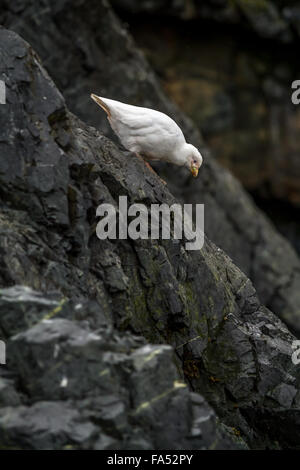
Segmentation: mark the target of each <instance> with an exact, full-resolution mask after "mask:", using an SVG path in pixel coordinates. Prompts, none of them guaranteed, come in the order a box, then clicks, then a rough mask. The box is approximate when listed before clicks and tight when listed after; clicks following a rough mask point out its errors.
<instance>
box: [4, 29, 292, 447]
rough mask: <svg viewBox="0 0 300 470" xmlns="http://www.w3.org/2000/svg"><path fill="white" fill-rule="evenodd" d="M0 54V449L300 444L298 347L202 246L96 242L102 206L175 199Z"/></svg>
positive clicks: (35, 73)
mask: <svg viewBox="0 0 300 470" xmlns="http://www.w3.org/2000/svg"><path fill="white" fill-rule="evenodd" d="M0 45H1V46H0V47H1V51H0V78H1V79H4V78H5V81H6V84H7V104H6V105H3V106H1V107H0V113H1V114H0V123H1V126H0V129H1V139H0V154H1V160H0V183H1V237H0V250H1V251H0V252H1V264H0V266H1V267H0V280H1V285H2V286H3V287H5V289H2V290H1V292H0V307H1V316H0V330H1V331H0V334H1V337H2V338H3V339H5V340H6V342H7V367H1V369H0V373H1V383H0V396H1V398H2V400H3V401H2V403H1V405H2V408H1V413H0V415H1V417H0V427H1V429H2V430H3V431H5V432H1V433H0V436H1V437H0V440H1V441H0V442H1V446H4V447H18V448H62V447H63V448H68V446H73V447H75V448H101V449H103V448H170V447H171V448H199V447H204V448H209V447H213V446H214V445H217V447H219V448H230V447H231V448H232V447H238V446H239V445H242V443H241V444H238V443H235V442H234V441H233V436H232V434H234V433H235V434H239V435H240V436H241V438H242V439H244V440H245V441H246V442H247V444H248V445H250V446H251V447H259V448H266V447H271V448H276V447H279V448H291V447H297V446H299V432H300V429H299V400H300V391H299V385H300V369H299V367H296V366H295V365H293V362H292V361H291V354H292V341H293V340H294V337H293V336H292V335H291V334H290V333H289V331H288V330H287V329H286V327H285V326H284V325H283V324H282V323H281V321H280V320H279V319H278V318H277V317H276V316H274V315H273V314H272V313H271V312H270V311H269V310H268V309H266V308H265V307H263V306H261V304H260V302H259V300H258V298H257V296H256V292H255V289H254V288H253V286H252V284H251V282H250V280H249V279H247V277H246V276H245V275H244V274H243V273H242V272H241V271H240V270H239V269H238V268H237V267H236V266H235V265H234V264H233V263H232V261H231V260H230V258H228V257H227V256H226V255H225V253H224V252H222V250H221V249H219V248H217V247H216V246H215V245H214V244H212V243H211V242H210V241H209V240H208V239H206V240H205V245H204V247H203V249H202V250H201V251H196V252H189V251H186V250H185V248H184V241H178V240H173V239H171V240H152V241H151V240H139V239H138V240H135V241H133V240H131V239H128V240H106V241H100V240H99V239H98V238H97V237H96V234H95V222H96V217H95V213H96V207H97V206H98V205H99V204H100V203H103V202H110V203H112V204H114V205H117V202H118V197H119V196H120V195H126V196H128V200H129V201H128V202H129V204H132V203H133V202H142V203H144V204H145V205H146V206H149V205H150V204H151V203H162V202H165V203H167V204H171V203H173V202H175V201H176V200H175V199H174V197H173V196H172V194H171V193H170V192H169V190H168V188H167V187H165V186H164V185H163V184H162V183H161V182H160V180H159V179H158V178H157V177H156V176H155V175H154V174H153V173H151V172H150V171H149V170H148V169H147V168H146V167H145V166H144V165H143V163H142V162H141V161H140V160H138V159H137V158H135V156H134V155H131V154H129V153H128V152H123V151H120V150H119V149H118V148H117V147H116V146H115V144H113V143H112V142H111V141H110V140H108V139H107V138H106V137H104V136H103V135H102V134H100V133H99V132H97V131H96V130H95V129H93V128H91V127H88V126H86V125H85V124H84V123H82V122H81V121H79V120H78V119H77V118H76V117H75V116H74V115H72V114H71V113H70V112H69V111H68V110H67V108H66V106H65V104H64V99H63V97H62V96H61V94H60V93H59V92H58V91H57V89H56V88H55V86H54V84H53V83H52V81H51V80H50V78H49V76H48V75H47V73H46V72H45V70H44V69H43V68H42V66H41V64H40V62H39V59H38V57H37V56H36V55H35V53H34V52H33V51H32V49H31V48H30V47H29V46H28V45H27V44H26V43H25V42H24V41H23V40H21V39H20V38H19V37H18V36H17V35H16V34H15V33H13V32H9V31H7V30H5V29H0ZM210 168H214V164H213V163H210V164H209V165H208V168H207V172H209V171H210ZM218 171H219V172H220V174H221V171H220V170H219V169H216V170H215V174H218V173H217V172H218ZM207 174H208V173H207ZM226 177H227V176H226ZM228 178H229V177H228ZM229 181H231V180H229ZM232 184H233V187H235V185H236V183H232ZM249 207H251V206H250V204H249ZM253 210H254V209H253ZM264 223H265V222H264ZM16 284H19V285H23V287H16V286H15V285H16ZM10 286H14V287H10ZM24 286H29V287H31V288H33V289H35V291H39V292H35V291H32V290H30V289H28V287H27V288H25V287H24ZM9 287H10V288H9ZM116 328H117V330H118V331H117V330H116ZM125 330H129V331H130V333H126V332H124V331H125ZM137 334H138V335H142V336H143V337H144V338H145V339H146V340H147V341H148V342H151V343H154V344H157V346H153V345H150V344H148V343H145V341H144V340H141V338H137V337H136V336H135V335H137ZM165 343H167V344H168V345H170V346H172V347H173V348H174V350H175V355H173V353H172V349H171V348H170V347H169V346H165V345H164V344H165ZM173 359H175V362H176V366H177V370H176V368H175V366H174V365H173ZM178 374H180V375H178ZM179 377H181V378H183V377H185V379H186V381H187V383H188V384H189V385H190V387H191V389H192V390H193V392H200V393H202V394H203V396H205V397H206V399H207V400H208V402H209V403H210V406H213V408H214V410H215V412H216V413H217V414H218V416H219V417H220V418H221V420H222V422H223V423H224V425H225V426H227V427H222V428H220V427H219V425H217V422H216V419H215V415H214V412H213V411H212V409H211V408H210V407H209V406H208V405H207V403H206V402H205V401H204V400H203V399H202V398H201V397H200V396H199V395H197V394H194V393H192V394H191V393H190V392H188V390H187V387H183V386H182V384H181V382H180V381H179ZM45 423H47V426H46V425H45ZM166 423H168V426H167V424H166ZM283 424H284V425H283ZM228 427H229V428H231V435H230V434H229V431H228ZM141 436H143V437H141Z"/></svg>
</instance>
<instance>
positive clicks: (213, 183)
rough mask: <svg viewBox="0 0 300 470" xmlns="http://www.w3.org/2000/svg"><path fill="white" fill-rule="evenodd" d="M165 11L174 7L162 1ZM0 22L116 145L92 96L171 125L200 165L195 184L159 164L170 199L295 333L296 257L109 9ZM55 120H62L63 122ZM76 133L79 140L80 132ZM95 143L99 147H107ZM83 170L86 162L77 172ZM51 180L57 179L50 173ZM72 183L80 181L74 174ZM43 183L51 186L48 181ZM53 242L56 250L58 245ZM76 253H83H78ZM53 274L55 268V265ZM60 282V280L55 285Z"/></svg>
mask: <svg viewBox="0 0 300 470" xmlns="http://www.w3.org/2000/svg"><path fill="white" fill-rule="evenodd" d="M130 4H131V5H136V4H137V3H136V2H130ZM142 4H143V5H144V3H143V2H139V5H142ZM150 4H151V5H152V4H153V5H154V2H152V3H151V2H147V5H150ZM169 5H173V3H172V2H171V3H170V2H169ZM174 5H175V3H174ZM220 8H221V6H220ZM0 22H2V23H4V24H5V25H7V26H9V27H10V28H12V29H14V30H16V31H17V32H18V33H20V34H21V36H22V37H24V38H25V39H26V40H27V41H28V42H29V43H30V44H31V45H32V46H33V47H34V48H35V49H36V51H37V52H38V53H39V55H40V56H41V58H42V60H43V63H44V65H45V67H46V68H47V70H48V72H50V73H51V76H52V77H53V79H54V81H55V82H56V84H57V85H58V87H59V89H60V90H61V91H62V92H63V94H64V97H65V98H66V102H67V104H68V105H69V107H70V109H71V111H72V112H74V113H76V115H78V116H79V117H80V118H81V119H83V120H84V121H85V122H86V123H88V124H91V125H94V126H96V127H97V128H99V129H101V132H103V133H104V134H105V135H106V136H108V137H110V138H113V139H114V140H115V136H113V134H112V132H111V130H110V127H109V124H108V122H107V119H106V116H105V113H103V112H101V110H100V109H99V108H98V107H97V106H96V105H95V103H93V102H91V100H90V98H89V95H90V93H91V92H95V93H97V94H99V95H104V96H108V97H113V98H114V99H119V100H121V101H122V100H123V101H125V102H130V103H132V104H137V105H143V106H147V107H153V108H156V109H158V110H161V111H163V112H166V113H167V114H169V115H170V116H172V117H173V118H174V119H175V120H176V122H177V123H178V124H179V125H180V126H181V127H182V129H183V131H184V133H185V135H186V137H187V139H188V140H189V141H190V142H191V143H193V144H194V145H196V146H198V147H199V148H200V149H201V151H202V152H203V154H204V159H205V163H204V165H203V167H202V168H201V175H199V178H198V179H197V180H195V179H193V178H192V177H191V176H189V175H188V174H187V172H186V171H185V170H181V169H180V168H174V167H170V166H167V167H165V168H163V167H162V166H160V167H159V168H158V171H159V173H160V174H161V175H162V177H163V178H164V179H165V180H166V181H168V188H169V189H170V191H171V193H172V194H173V195H175V197H176V198H177V199H179V200H180V201H181V202H185V203H204V204H205V224H206V225H205V232H206V234H207V236H208V237H209V238H210V239H211V240H212V241H213V242H214V243H216V244H217V245H218V246H220V247H221V248H222V249H224V250H225V251H226V253H228V254H229V256H231V258H232V259H233V261H234V262H235V263H236V264H237V265H238V266H239V267H240V268H241V269H242V271H243V272H244V273H245V274H246V275H247V276H249V277H250V279H251V281H252V282H253V284H254V286H255V288H256V289H257V292H258V294H259V297H260V300H261V301H262V302H263V303H264V304H265V305H266V306H267V307H268V308H270V309H271V310H272V311H274V312H275V313H276V314H277V315H279V316H280V318H282V319H284V321H285V322H286V323H287V324H288V325H289V326H290V327H291V328H293V330H294V331H295V332H296V333H297V334H299V331H300V312H299V305H300V291H299V288H298V286H299V283H300V262H299V258H298V257H297V255H296V253H295V251H294V250H293V249H292V248H291V246H290V245H289V243H288V242H286V241H285V240H284V238H283V237H281V236H280V235H278V233H277V232H276V230H275V229H274V227H273V226H272V225H271V224H270V223H269V221H268V220H267V219H266V218H265V217H264V215H263V214H262V213H261V212H260V211H259V210H258V209H257V208H256V206H255V205H254V204H253V202H252V200H251V198H250V197H249V196H248V195H247V194H246V193H245V192H244V191H243V189H242V187H241V185H240V184H239V183H238V182H237V181H236V180H235V179H234V178H233V177H232V176H231V175H230V174H229V173H228V172H226V171H225V170H224V169H222V168H221V167H219V166H218V164H217V163H216V162H215V160H214V159H213V158H212V157H211V156H210V154H209V150H208V149H207V148H206V147H205V146H204V144H203V141H202V139H201V136H200V134H199V132H198V130H197V128H196V127H195V126H194V125H193V124H192V122H191V121H190V120H189V119H188V118H187V117H186V116H185V115H184V114H183V113H181V112H180V111H179V110H178V109H177V108H176V107H175V106H174V105H173V104H172V103H171V102H170V101H169V100H168V99H167V98H166V96H165V95H164V93H163V91H162V89H161V87H160V85H159V83H158V81H157V79H156V77H155V76H154V74H153V72H152V70H151V68H150V67H149V65H148V64H147V62H146V61H145V59H144V57H143V55H142V54H141V53H140V52H139V51H138V50H137V49H136V47H135V45H134V43H133V41H132V39H131V37H130V35H129V34H128V33H127V31H126V29H125V27H124V26H123V25H122V24H121V23H120V21H119V20H118V19H117V18H116V16H115V15H114V13H113V12H112V10H111V8H110V7H109V6H108V4H107V3H106V2H103V1H100V0H97V1H96V0H95V1H93V0H90V1H89V2H88V3H87V2H86V1H83V0H75V1H72V2H71V1H56V2H55V6H53V3H52V2H50V1H46V2H45V1H44V2H42V3H38V2H34V5H33V4H31V3H28V2H26V1H23V0H20V1H19V2H18V7H17V9H16V7H14V6H13V5H12V3H11V2H6V1H4V2H3V9H2V13H1V14H0ZM4 78H5V77H4ZM56 99H57V98H56ZM44 106H46V100H44ZM59 106H61V105H58V107H59ZM59 113H60V111H59V110H58V111H56V115H59ZM61 119H62V120H63V116H62V117H61ZM53 122H54V127H53V126H52V127H53V129H54V130H53V131H51V132H54V133H58V134H59V135H58V134H57V135H56V139H59V141H60V144H61V146H62V147H63V149H66V150H67V149H68V146H70V143H69V140H70V139H69V137H68V135H69V134H68V132H67V131H66V130H64V129H63V130H62V129H61V126H60V127H58V130H57V131H56V130H55V126H56V127H57V124H55V113H54V116H53ZM66 126H68V125H66ZM82 135H83V137H82V139H83V138H84V135H85V134H84V133H83V134H82ZM102 142H103V145H105V144H104V142H106V141H105V140H103V141H102ZM31 145H33V144H31ZM84 145H85V144H84ZM101 145H102V144H101ZM50 153H51V152H50ZM56 158H57V161H59V160H60V159H61V157H60V156H59V154H57V156H56ZM115 158H116V157H115ZM63 161H64V159H63ZM63 166H64V163H62V165H61V166H60V170H59V172H60V173H62V172H64V171H66V173H68V171H67V170H62V168H63ZM73 168H74V166H73ZM34 171H36V172H37V171H40V170H39V169H35V170H34ZM53 171H54V172H57V171H58V170H57V169H55V170H53ZM76 171H77V170H76ZM78 171H79V170H78ZM80 171H81V172H82V171H83V170H80ZM88 171H89V164H88V165H87V167H86V168H85V170H84V172H85V173H88ZM130 172H132V168H131V167H130V170H129V171H128V176H127V177H128V178H129V180H128V183H130V184H131V182H132V181H133V188H135V185H136V181H138V179H137V180H136V179H134V178H132V176H131V174H130ZM73 173H74V170H73ZM36 175H37V174H36ZM54 175H55V176H54ZM54 175H53V177H55V179H56V178H57V175H56V173H54ZM40 177H41V175H39V176H38V178H37V176H36V177H35V178H36V179H38V180H39V178H40ZM78 177H79V179H80V175H79V176H78ZM47 178H48V175H47ZM66 180H67V179H66V174H64V173H63V174H62V175H61V182H62V188H61V189H60V191H61V194H62V193H63V191H66ZM47 184H51V183H50V178H49V179H48V182H47ZM63 187H64V189H63ZM56 191H58V188H56ZM68 191H69V200H70V201H71V200H72V199H73V200H75V201H77V202H76V204H77V205H79V206H80V207H81V204H82V201H81V200H78V199H77V197H80V196H79V195H78V194H77V193H78V191H77V189H76V186H75V187H73V186H72V187H71V188H70V189H68ZM47 197H50V196H47ZM51 197H53V195H52V193H51ZM63 201H64V199H63V198H60V200H59V201H56V202H57V204H59V206H61V205H62V204H63ZM70 204H71V202H70ZM76 204H75V205H76ZM71 205H72V204H71ZM73 206H74V204H73ZM53 212H56V215H55V214H53ZM58 213H59V217H60V218H61V220H60V222H61V223H62V224H64V223H65V221H66V207H65V208H63V207H60V210H58V209H56V208H55V207H52V206H51V209H49V210H48V216H49V217H50V218H51V217H58ZM76 218H78V219H80V214H76ZM73 232H74V231H73ZM80 236H81V235H80V233H79V232H78V233H77V234H76V235H74V233H72V234H71V235H70V239H68V243H69V247H70V248H69V249H70V250H71V251H72V250H73V249H74V245H76V244H78V245H81V241H80ZM74 237H75V238H76V240H74ZM54 238H55V236H54ZM72 240H73V241H72ZM57 243H58V244H59V241H58V239H57ZM71 245H72V246H73V248H71ZM75 251H76V248H75ZM79 251H81V252H82V248H81V249H80V250H79ZM76 256H78V253H77V254H76ZM52 269H53V271H54V270H55V264H54V265H53V268H52ZM64 282H65V281H64V280H63V279H61V283H64Z"/></svg>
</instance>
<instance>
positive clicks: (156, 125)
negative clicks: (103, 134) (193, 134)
mask: <svg viewBox="0 0 300 470" xmlns="http://www.w3.org/2000/svg"><path fill="white" fill-rule="evenodd" d="M94 96H95V95H94ZM96 98H98V99H95V98H93V99H95V101H96V102H97V103H98V104H99V105H100V106H101V107H102V108H103V109H104V110H105V111H106V113H107V115H108V119H109V122H110V124H111V127H112V129H113V130H114V132H115V133H116V134H117V135H118V137H119V138H120V140H121V142H122V144H123V145H124V146H125V147H126V148H128V149H129V150H131V151H134V152H141V153H144V154H145V155H147V154H148V155H149V156H150V155H151V153H152V157H153V149H154V148H157V145H158V144H159V142H160V141H163V142H166V141H169V142H170V143H171V142H172V145H177V144H178V143H181V142H185V139H184V136H183V134H182V131H181V129H180V128H179V126H178V125H177V124H176V123H175V121H173V119H171V118H170V117H169V116H167V115H166V114H164V113H161V112H159V111H156V110H153V109H148V108H143V107H140V106H132V105H129V104H125V103H121V102H119V101H115V100H110V99H108V98H103V97H96ZM167 150H168V151H170V150H171V149H167Z"/></svg>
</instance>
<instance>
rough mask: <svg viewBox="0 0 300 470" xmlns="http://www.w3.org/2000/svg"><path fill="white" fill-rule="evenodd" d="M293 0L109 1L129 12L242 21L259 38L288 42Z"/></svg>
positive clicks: (297, 28)
mask: <svg viewBox="0 0 300 470" xmlns="http://www.w3.org/2000/svg"><path fill="white" fill-rule="evenodd" d="M295 3H296V2H295V1H293V0H288V1H285V2H282V1H280V0H275V1H274V0H272V1H270V0H253V1H247V0H233V1H230V0H220V1H215V0H207V1H205V2H203V1H201V0H191V1H189V2H186V1H185V0H169V1H164V2H163V1H156V0H152V1H151V0H150V1H149V0H111V4H112V5H113V6H115V7H116V8H117V9H120V10H121V11H122V10H123V11H126V12H130V13H132V14H141V13H150V14H157V13H160V14H163V15H172V16H176V17H179V18H182V19H184V20H189V19H194V18H200V19H209V20H213V21H217V22H219V23H227V24H231V25H236V24H242V25H243V26H245V27H246V28H248V29H249V30H251V31H253V32H255V33H256V34H257V35H259V36H261V37H262V38H268V39H276V40H278V41H279V42H283V43H291V42H292V41H293V40H295V38H297V37H299V33H300V23H299V21H300V19H299V16H300V15H299V12H300V11H299V6H298V5H296V4H295Z"/></svg>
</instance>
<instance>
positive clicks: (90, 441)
mask: <svg viewBox="0 0 300 470" xmlns="http://www.w3.org/2000/svg"><path fill="white" fill-rule="evenodd" d="M0 295H1V312H7V311H8V312H9V315H10V318H15V319H16V318H18V316H20V315H22V314H23V313H24V312H26V313H28V312H29V311H30V314H31V323H32V326H31V327H27V328H26V327H24V325H22V327H21V325H20V326H19V328H20V331H21V332H20V333H18V334H16V335H12V336H10V333H13V332H14V331H16V330H17V329H18V327H16V326H15V325H14V326H13V327H12V328H11V329H8V328H7V325H6V326H5V332H6V335H9V337H10V339H9V341H8V348H7V349H8V350H7V354H8V357H9V365H10V371H11V373H12V374H13V376H12V377H13V378H12V377H9V375H8V377H6V376H5V371H4V374H3V376H2V369H1V370H0V372H1V376H0V398H1V417H0V429H1V438H0V445H1V448H3V447H4V448H16V447H17V448H22V449H61V448H63V449H70V448H71V449H163V448H166V449H169V448H170V449H184V448H188V449H189V448H192V449H196V448H199V447H200V448H201V447H202V448H210V447H212V446H215V445H216V447H217V448H229V449H230V448H242V447H245V445H243V444H242V441H241V440H240V442H239V441H238V440H237V439H236V438H235V436H234V434H233V432H232V431H231V430H230V429H227V428H226V427H221V426H220V425H217V424H216V416H215V413H214V412H213V410H212V409H211V408H210V407H209V405H208V404H207V403H206V402H205V400H204V399H203V398H202V397H201V396H200V395H197V394H195V393H192V392H189V391H188V389H187V387H186V385H185V384H184V383H183V382H182V381H180V380H179V375H178V372H177V371H176V368H175V364H174V360H173V351H172V348H171V347H170V346H166V345H160V346H152V345H149V344H146V342H145V340H144V339H142V338H140V337H137V336H133V335H132V334H127V333H126V334H125V333H123V334H122V335H120V334H119V333H118V332H117V331H116V330H114V329H113V327H112V326H111V325H110V322H109V319H106V318H104V317H101V310H99V306H98V308H97V317H96V318H97V327H96V328H95V326H96V325H95V323H94V321H93V316H92V315H91V312H92V311H93V310H95V309H94V305H93V304H91V303H89V302H85V304H82V303H80V304H76V303H75V304H74V303H72V302H68V301H67V300H66V299H65V298H59V296H58V295H57V294H56V295H55V294H52V295H51V297H45V296H42V295H41V294H40V293H38V292H35V291H33V290H31V289H30V288H28V287H27V288H25V287H12V288H9V289H3V290H1V293H0ZM101 320H102V322H101ZM103 320H104V321H103ZM2 325H3V322H2V317H1V326H2ZM166 370H168V374H166ZM14 384H15V385H16V384H18V389H19V390H21V391H22V392H19V393H18V392H16V390H15V385H14ZM179 404H180V405H179ZM179 409H180V412H179Z"/></svg>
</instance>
